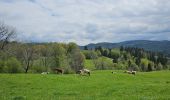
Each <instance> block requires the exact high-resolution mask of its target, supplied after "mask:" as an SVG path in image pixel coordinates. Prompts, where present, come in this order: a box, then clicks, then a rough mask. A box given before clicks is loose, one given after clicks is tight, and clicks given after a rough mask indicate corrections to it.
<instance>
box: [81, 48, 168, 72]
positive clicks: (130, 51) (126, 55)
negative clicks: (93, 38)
mask: <svg viewBox="0 0 170 100" xmlns="http://www.w3.org/2000/svg"><path fill="white" fill-rule="evenodd" d="M84 50H86V51H87V50H88V51H91V52H89V53H84V54H85V57H86V58H87V59H97V57H100V56H104V57H108V58H110V59H112V62H113V64H112V66H113V67H112V68H111V67H110V68H111V69H127V70H140V71H153V70H162V69H168V68H169V65H168V58H167V57H166V56H165V55H164V54H163V53H161V52H153V51H147V50H144V49H143V48H137V47H123V46H121V47H120V48H119V49H118V48H113V49H109V48H102V47H101V46H98V47H96V48H95V49H94V50H93V49H88V48H87V46H85V47H84ZM103 69H105V68H103Z"/></svg>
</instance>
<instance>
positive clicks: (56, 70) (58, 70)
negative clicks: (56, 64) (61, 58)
mask: <svg viewBox="0 0 170 100" xmlns="http://www.w3.org/2000/svg"><path fill="white" fill-rule="evenodd" d="M53 70H54V71H55V72H57V73H61V74H63V73H64V69H61V68H54V69H53Z"/></svg>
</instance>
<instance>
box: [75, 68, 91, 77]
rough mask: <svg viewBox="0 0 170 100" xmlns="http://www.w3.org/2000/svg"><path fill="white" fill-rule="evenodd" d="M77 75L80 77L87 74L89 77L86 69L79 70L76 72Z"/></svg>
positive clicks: (88, 71)
mask: <svg viewBox="0 0 170 100" xmlns="http://www.w3.org/2000/svg"><path fill="white" fill-rule="evenodd" d="M77 74H80V75H85V74H88V75H89V76H90V70H88V69H81V70H78V71H77Z"/></svg>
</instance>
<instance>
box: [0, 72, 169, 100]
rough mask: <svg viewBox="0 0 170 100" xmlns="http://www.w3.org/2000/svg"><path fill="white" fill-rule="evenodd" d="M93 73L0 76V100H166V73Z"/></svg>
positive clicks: (167, 76) (167, 87)
mask: <svg viewBox="0 0 170 100" xmlns="http://www.w3.org/2000/svg"><path fill="white" fill-rule="evenodd" d="M114 72H115V73H114V74H112V73H111V71H110V70H105V71H93V72H92V74H91V76H90V77H88V76H79V75H75V74H68V75H55V74H49V75H41V74H0V100H122V99H125V100H162V99H163V100H168V99H170V71H157V72H139V73H137V75H136V76H133V75H129V74H126V73H123V71H114Z"/></svg>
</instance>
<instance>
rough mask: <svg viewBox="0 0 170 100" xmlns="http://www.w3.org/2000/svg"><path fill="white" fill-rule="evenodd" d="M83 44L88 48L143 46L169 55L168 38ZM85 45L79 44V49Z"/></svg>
mask: <svg viewBox="0 0 170 100" xmlns="http://www.w3.org/2000/svg"><path fill="white" fill-rule="evenodd" d="M85 46H87V48H88V49H95V47H99V46H101V47H103V48H119V47H120V46H124V47H137V48H144V49H145V50H149V51H155V52H162V53H164V54H165V55H168V56H169V57H170V41H169V40H162V41H152V40H130V41H123V42H117V43H110V42H100V43H90V44H88V45H85ZM85 46H80V49H84V47H85Z"/></svg>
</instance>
